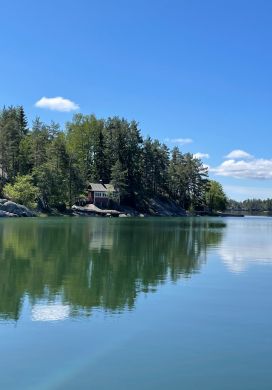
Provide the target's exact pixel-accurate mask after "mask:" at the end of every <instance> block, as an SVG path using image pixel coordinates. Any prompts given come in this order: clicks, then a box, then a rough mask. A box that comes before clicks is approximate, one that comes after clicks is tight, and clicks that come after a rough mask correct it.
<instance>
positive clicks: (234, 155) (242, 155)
mask: <svg viewBox="0 0 272 390" xmlns="http://www.w3.org/2000/svg"><path fill="white" fill-rule="evenodd" d="M225 158H228V159H232V160H239V159H249V158H253V156H252V155H251V154H249V153H247V152H245V151H244V150H240V149H235V150H233V151H232V152H230V153H229V154H227V156H225Z"/></svg>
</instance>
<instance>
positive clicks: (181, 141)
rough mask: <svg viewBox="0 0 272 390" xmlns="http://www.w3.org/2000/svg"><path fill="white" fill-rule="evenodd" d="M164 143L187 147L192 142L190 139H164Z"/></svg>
mask: <svg viewBox="0 0 272 390" xmlns="http://www.w3.org/2000/svg"><path fill="white" fill-rule="evenodd" d="M165 142H168V143H171V144H177V145H188V144H191V143H192V142H194V141H193V140H192V139H191V138H165Z"/></svg>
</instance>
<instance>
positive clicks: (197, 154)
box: [194, 153, 210, 159]
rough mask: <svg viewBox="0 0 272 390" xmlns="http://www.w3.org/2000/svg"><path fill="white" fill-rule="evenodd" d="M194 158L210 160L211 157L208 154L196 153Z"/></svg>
mask: <svg viewBox="0 0 272 390" xmlns="http://www.w3.org/2000/svg"><path fill="white" fill-rule="evenodd" d="M194 158H200V159H202V158H210V155H209V154H208V153H195V154H194Z"/></svg>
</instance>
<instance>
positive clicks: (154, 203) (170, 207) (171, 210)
mask: <svg viewBox="0 0 272 390" xmlns="http://www.w3.org/2000/svg"><path fill="white" fill-rule="evenodd" d="M72 212H73V215H75V216H102V217H120V218H124V217H145V216H158V217H181V216H182V217H183V216H186V211H185V210H184V209H183V208H181V207H180V206H178V205H177V204H176V203H174V202H172V201H169V200H161V199H150V200H148V201H147V200H146V201H144V202H143V204H142V205H141V206H139V207H138V208H136V207H134V208H133V207H129V206H119V207H118V209H117V208H116V209H114V210H112V209H109V210H108V209H100V208H98V207H97V206H95V205H93V204H88V205H86V206H76V205H74V206H73V207H72Z"/></svg>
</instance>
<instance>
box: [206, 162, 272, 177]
mask: <svg viewBox="0 0 272 390" xmlns="http://www.w3.org/2000/svg"><path fill="white" fill-rule="evenodd" d="M210 170H211V172H213V173H214V174H215V175H218V176H228V177H234V178H236V179H259V180H269V179H272V160H271V159H263V158H260V159H257V158H254V157H252V159H251V160H250V161H244V160H238V161H236V160H234V159H231V160H227V161H224V162H223V163H222V164H221V165H219V166H218V167H216V168H211V169H210Z"/></svg>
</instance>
